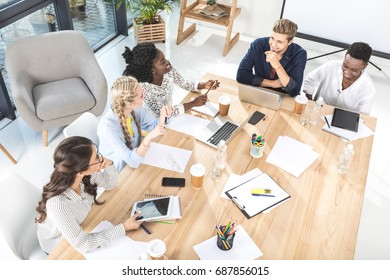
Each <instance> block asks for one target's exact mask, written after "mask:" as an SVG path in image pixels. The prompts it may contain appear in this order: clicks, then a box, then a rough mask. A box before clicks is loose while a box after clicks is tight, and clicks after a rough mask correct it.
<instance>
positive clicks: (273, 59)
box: [264, 51, 281, 69]
mask: <svg viewBox="0 0 390 280" xmlns="http://www.w3.org/2000/svg"><path fill="white" fill-rule="evenodd" d="M264 54H265V61H267V62H269V63H270V64H271V66H272V67H273V68H274V69H277V68H278V67H279V66H281V64H280V62H279V57H278V55H277V54H276V53H275V52H273V51H266V52H265V53H264Z"/></svg>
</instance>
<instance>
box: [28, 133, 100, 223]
mask: <svg viewBox="0 0 390 280" xmlns="http://www.w3.org/2000/svg"><path fill="white" fill-rule="evenodd" d="M93 145H94V143H93V142H92V141H91V140H90V139H88V138H85V137H81V136H73V137H69V138H65V139H64V140H62V141H61V143H60V144H59V145H58V146H57V148H56V149H55V151H54V156H53V158H54V171H53V173H52V174H51V176H50V182H49V183H48V184H46V186H44V187H43V192H42V200H41V201H39V203H38V206H37V208H36V210H37V212H38V217H37V218H36V219H35V221H36V222H37V223H42V222H43V221H45V219H46V216H47V213H46V202H47V200H48V199H50V198H52V197H54V196H56V195H59V194H61V193H63V192H64V191H66V190H67V189H68V188H70V187H71V185H72V184H73V182H74V180H75V178H76V175H77V173H78V172H81V171H84V170H87V169H88V167H89V161H90V158H91V156H92V149H93ZM90 180H91V176H90V175H89V176H84V177H83V179H82V182H83V184H84V188H85V192H86V193H88V194H90V195H92V196H93V199H94V201H95V203H96V204H97V205H101V204H103V203H101V202H98V201H97V200H96V194H97V192H96V188H97V185H96V184H92V183H91V181H90Z"/></svg>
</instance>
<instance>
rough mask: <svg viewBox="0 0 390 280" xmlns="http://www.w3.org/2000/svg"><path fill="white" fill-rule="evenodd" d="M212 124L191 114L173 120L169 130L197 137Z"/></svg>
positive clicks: (170, 122)
mask: <svg viewBox="0 0 390 280" xmlns="http://www.w3.org/2000/svg"><path fill="white" fill-rule="evenodd" d="M209 123H210V121H209V120H207V119H203V118H199V117H195V116H193V115H190V114H183V115H179V116H177V117H174V118H172V120H171V121H169V123H168V126H167V127H168V128H169V129H172V130H176V131H178V132H181V133H184V134H187V135H191V136H193V137H196V136H197V135H199V133H200V132H201V131H202V130H203V129H204V128H205V127H206V126H208V125H209Z"/></svg>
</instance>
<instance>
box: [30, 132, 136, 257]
mask: <svg viewBox="0 0 390 280" xmlns="http://www.w3.org/2000/svg"><path fill="white" fill-rule="evenodd" d="M117 181H118V173H117V171H116V169H115V167H114V165H113V164H112V161H111V160H109V159H107V158H104V157H103V156H102V155H101V154H100V153H99V152H98V151H97V148H96V146H95V145H94V144H93V143H92V141H91V140H89V139H88V138H85V137H80V136H73V137H69V138H66V139H64V140H63V141H61V143H60V144H59V145H58V146H57V148H56V149H55V151H54V171H53V173H52V174H51V176H50V182H49V183H48V184H47V185H46V186H44V187H43V192H42V200H41V201H40V202H39V203H38V206H37V208H36V210H37V212H38V216H37V217H36V219H35V220H36V222H37V223H38V233H37V234H38V239H39V243H40V245H41V247H42V249H43V250H44V251H45V252H47V253H50V251H51V250H52V249H53V248H54V247H55V246H56V245H57V244H58V243H59V242H60V240H61V239H63V238H65V239H66V240H67V241H68V242H69V243H70V244H71V245H72V246H73V247H74V248H75V249H76V250H78V251H79V252H81V253H86V252H89V251H92V250H94V249H96V248H99V247H104V246H106V245H108V244H109V243H111V242H112V241H113V240H114V239H116V238H118V237H121V236H124V235H125V234H126V231H129V230H133V229H137V228H139V226H140V224H141V222H138V221H136V218H137V216H138V215H139V213H137V214H136V215H134V216H132V217H130V218H127V219H126V220H125V221H124V222H123V223H121V224H119V225H116V226H113V227H111V228H108V229H106V230H103V231H100V232H95V233H87V232H85V231H84V230H83V228H82V227H81V223H82V222H83V221H84V220H85V218H86V217H87V215H88V213H89V211H90V209H91V206H92V204H93V203H95V204H97V205H101V204H103V203H104V202H99V201H97V200H96V189H97V187H102V188H104V189H106V190H110V189H112V188H114V187H115V185H116V183H117Z"/></svg>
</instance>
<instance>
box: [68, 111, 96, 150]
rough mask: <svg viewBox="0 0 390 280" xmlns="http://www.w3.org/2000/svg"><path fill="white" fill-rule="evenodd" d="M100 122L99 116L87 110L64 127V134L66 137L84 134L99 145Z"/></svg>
mask: <svg viewBox="0 0 390 280" xmlns="http://www.w3.org/2000/svg"><path fill="white" fill-rule="evenodd" d="M98 123H99V121H98V118H97V117H96V116H95V115H94V114H92V113H90V112H85V113H83V114H82V115H81V116H80V117H78V118H77V119H76V120H74V121H73V122H72V123H71V124H70V125H68V126H67V127H65V128H64V131H63V132H64V136H65V138H68V137H70V136H84V137H87V138H89V139H91V140H92V142H94V143H95V144H96V145H97V146H99V137H98V135H97V127H98Z"/></svg>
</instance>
